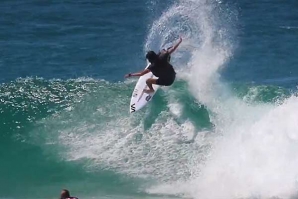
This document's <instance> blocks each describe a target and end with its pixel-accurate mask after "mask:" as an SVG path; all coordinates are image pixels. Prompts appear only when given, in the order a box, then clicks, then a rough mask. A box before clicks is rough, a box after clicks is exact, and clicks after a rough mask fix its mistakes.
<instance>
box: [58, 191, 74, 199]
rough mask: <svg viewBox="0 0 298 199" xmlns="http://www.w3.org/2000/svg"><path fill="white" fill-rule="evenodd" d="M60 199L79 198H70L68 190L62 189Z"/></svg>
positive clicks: (71, 197) (71, 198)
mask: <svg viewBox="0 0 298 199" xmlns="http://www.w3.org/2000/svg"><path fill="white" fill-rule="evenodd" d="M60 199H78V198H77V197H73V196H70V193H69V191H68V190H67V189H62V191H61V194H60Z"/></svg>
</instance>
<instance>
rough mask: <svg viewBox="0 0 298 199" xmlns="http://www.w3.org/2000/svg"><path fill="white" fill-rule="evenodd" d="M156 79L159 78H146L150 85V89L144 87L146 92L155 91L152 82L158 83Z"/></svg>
mask: <svg viewBox="0 0 298 199" xmlns="http://www.w3.org/2000/svg"><path fill="white" fill-rule="evenodd" d="M156 80H157V79H153V78H149V79H147V80H146V84H147V86H148V87H149V89H144V92H145V93H148V94H150V93H153V92H154V89H153V87H152V84H156Z"/></svg>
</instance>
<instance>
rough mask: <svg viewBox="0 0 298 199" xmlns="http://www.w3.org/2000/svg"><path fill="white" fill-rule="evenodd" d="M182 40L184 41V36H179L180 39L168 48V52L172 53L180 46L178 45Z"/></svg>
mask: <svg viewBox="0 0 298 199" xmlns="http://www.w3.org/2000/svg"><path fill="white" fill-rule="evenodd" d="M181 42H182V37H180V38H179V41H178V43H177V44H176V45H175V46H173V47H171V48H170V49H168V50H167V51H168V53H169V54H172V53H173V52H174V51H175V50H176V49H177V48H178V46H179V45H180V44H181Z"/></svg>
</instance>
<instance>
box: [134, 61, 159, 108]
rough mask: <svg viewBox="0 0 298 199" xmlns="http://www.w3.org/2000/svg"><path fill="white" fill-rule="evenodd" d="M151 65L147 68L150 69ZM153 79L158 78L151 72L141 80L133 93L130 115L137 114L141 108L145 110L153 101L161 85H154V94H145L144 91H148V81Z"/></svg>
mask: <svg viewBox="0 0 298 199" xmlns="http://www.w3.org/2000/svg"><path fill="white" fill-rule="evenodd" d="M149 65H150V64H148V65H147V66H146V68H148V66H149ZM146 68H145V69H146ZM152 77H153V78H156V77H155V76H154V75H153V74H152V73H151V72H149V73H147V74H145V75H143V76H141V77H140V78H139V80H138V82H137V84H136V86H135V88H134V90H133V92H132V96H131V100H130V107H129V111H130V113H133V112H136V111H138V110H140V109H141V108H143V107H144V106H145V105H146V104H147V103H148V102H149V101H150V100H151V99H152V97H153V96H154V94H155V93H156V91H157V89H158V88H159V87H160V86H159V85H156V84H153V89H154V92H153V93H150V94H147V93H144V89H148V86H147V84H146V80H147V79H149V78H152Z"/></svg>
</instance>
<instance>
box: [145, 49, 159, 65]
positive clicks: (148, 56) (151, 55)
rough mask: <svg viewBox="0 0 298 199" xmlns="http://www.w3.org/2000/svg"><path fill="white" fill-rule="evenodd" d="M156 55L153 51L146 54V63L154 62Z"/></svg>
mask: <svg viewBox="0 0 298 199" xmlns="http://www.w3.org/2000/svg"><path fill="white" fill-rule="evenodd" d="M157 57H158V56H157V54H156V53H155V52H154V51H149V52H147V54H146V59H148V61H149V62H150V63H152V62H154V61H155V60H157Z"/></svg>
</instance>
